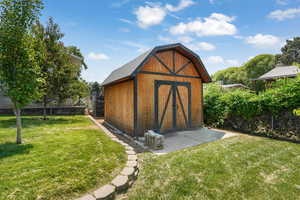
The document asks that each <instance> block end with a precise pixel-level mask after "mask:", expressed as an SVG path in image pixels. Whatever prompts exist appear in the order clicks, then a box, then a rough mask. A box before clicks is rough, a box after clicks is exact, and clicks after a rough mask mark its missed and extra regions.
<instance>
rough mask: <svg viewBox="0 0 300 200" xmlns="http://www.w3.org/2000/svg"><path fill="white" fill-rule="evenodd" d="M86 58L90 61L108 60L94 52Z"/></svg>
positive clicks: (103, 55) (101, 54)
mask: <svg viewBox="0 0 300 200" xmlns="http://www.w3.org/2000/svg"><path fill="white" fill-rule="evenodd" d="M88 58H89V59H91V60H108V59H109V57H108V56H107V55H106V54H103V53H94V52H91V53H89V55H88Z"/></svg>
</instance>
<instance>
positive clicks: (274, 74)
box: [253, 66, 300, 80]
mask: <svg viewBox="0 0 300 200" xmlns="http://www.w3.org/2000/svg"><path fill="white" fill-rule="evenodd" d="M298 73H300V69H299V68H298V67H297V66H278V67H275V68H274V69H272V70H271V71H269V72H267V73H265V74H264V75H262V76H260V77H259V78H257V79H253V80H270V79H278V78H288V77H296V76H297V74H298Z"/></svg>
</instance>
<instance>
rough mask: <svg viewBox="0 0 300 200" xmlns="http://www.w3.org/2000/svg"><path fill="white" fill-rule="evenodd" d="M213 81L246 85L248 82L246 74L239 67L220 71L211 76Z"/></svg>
mask: <svg viewBox="0 0 300 200" xmlns="http://www.w3.org/2000/svg"><path fill="white" fill-rule="evenodd" d="M213 80H214V81H222V83H223V84H234V83H242V84H245V85H247V83H248V82H249V80H248V77H247V74H246V72H245V71H244V70H243V68H241V67H229V68H227V69H224V70H220V71H218V72H216V73H215V74H214V75H213Z"/></svg>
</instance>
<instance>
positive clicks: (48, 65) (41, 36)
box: [33, 18, 88, 119]
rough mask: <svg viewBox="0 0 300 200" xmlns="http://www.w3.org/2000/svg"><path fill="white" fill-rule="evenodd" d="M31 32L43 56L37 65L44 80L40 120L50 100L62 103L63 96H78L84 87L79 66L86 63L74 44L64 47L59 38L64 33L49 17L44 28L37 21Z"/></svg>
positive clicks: (81, 67) (85, 66) (64, 97)
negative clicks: (42, 110) (42, 108)
mask: <svg viewBox="0 0 300 200" xmlns="http://www.w3.org/2000/svg"><path fill="white" fill-rule="evenodd" d="M33 33H34V36H35V38H37V40H38V41H40V43H38V44H37V47H38V48H39V49H40V52H41V54H43V55H45V56H44V57H43V58H44V59H41V61H42V63H40V65H41V68H42V76H43V78H44V80H45V82H44V84H43V85H42V88H41V89H42V90H43V91H44V95H43V99H42V102H43V107H44V119H47V113H46V108H47V105H48V104H49V103H51V102H54V101H58V102H59V103H62V102H63V101H64V100H65V99H67V98H75V97H79V98H81V97H82V95H83V93H84V92H83V89H84V88H86V89H87V87H85V86H84V84H85V83H84V82H83V81H82V80H81V79H80V76H81V71H82V69H83V68H84V69H86V68H87V65H86V64H85V62H84V58H83V56H82V54H81V52H80V50H79V49H78V48H77V47H75V46H71V47H65V46H64V44H63V42H62V41H61V40H62V38H63V37H64V34H63V33H62V32H61V31H60V28H59V25H58V24H56V23H55V22H54V20H53V19H52V18H49V20H48V22H47V26H46V27H44V26H43V25H42V24H41V23H40V22H37V23H36V24H35V26H34V27H33ZM79 86H80V87H79ZM76 89H77V91H76ZM85 92H86V93H87V92H88V90H87V91H85Z"/></svg>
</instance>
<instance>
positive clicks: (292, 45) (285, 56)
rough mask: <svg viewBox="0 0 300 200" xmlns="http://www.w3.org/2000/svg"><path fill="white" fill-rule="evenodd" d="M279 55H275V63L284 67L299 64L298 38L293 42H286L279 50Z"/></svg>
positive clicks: (299, 38)
mask: <svg viewBox="0 0 300 200" xmlns="http://www.w3.org/2000/svg"><path fill="white" fill-rule="evenodd" d="M281 52H282V53H281V54H278V55H276V61H277V62H278V63H279V62H281V63H282V64H285V65H291V64H293V63H294V62H296V63H300V37H295V38H294V39H293V40H287V41H286V45H285V46H284V47H282V48H281Z"/></svg>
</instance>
